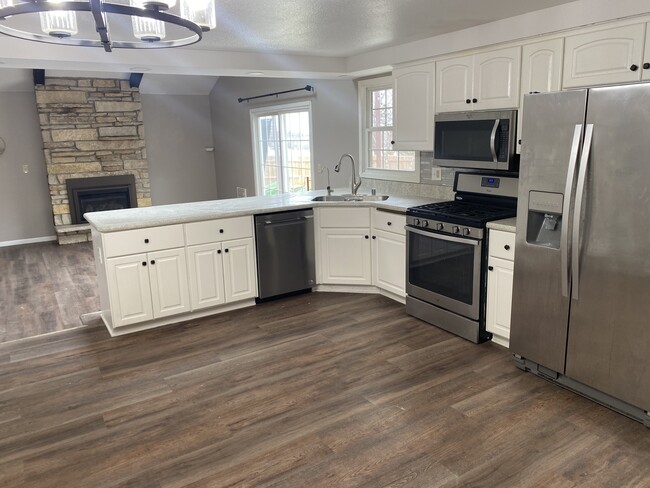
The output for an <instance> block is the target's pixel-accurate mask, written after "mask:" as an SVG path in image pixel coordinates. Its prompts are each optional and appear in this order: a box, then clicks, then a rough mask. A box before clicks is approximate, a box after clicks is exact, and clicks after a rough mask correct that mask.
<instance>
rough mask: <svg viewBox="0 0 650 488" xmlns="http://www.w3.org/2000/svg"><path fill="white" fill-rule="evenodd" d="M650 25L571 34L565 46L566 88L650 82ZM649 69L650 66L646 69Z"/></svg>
mask: <svg viewBox="0 0 650 488" xmlns="http://www.w3.org/2000/svg"><path fill="white" fill-rule="evenodd" d="M646 28H647V25H646V24H645V23H643V24H632V25H625V26H621V27H614V28H608V29H600V30H594V31H590V32H587V33H584V34H577V35H569V36H567V37H566V40H565V45H564V77H563V80H562V87H563V88H578V87H588V86H594V85H609V84H617V83H633V82H638V81H641V80H648V79H650V64H649V63H650V52H648V48H647V46H645V51H646V52H645V59H644V44H647V43H646V40H645V37H646V35H647V34H646ZM646 66H647V67H646Z"/></svg>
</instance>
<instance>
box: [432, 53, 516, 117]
mask: <svg viewBox="0 0 650 488" xmlns="http://www.w3.org/2000/svg"><path fill="white" fill-rule="evenodd" d="M520 64H521V47H519V46H516V47H510V48H505V49H499V50H496V51H488V52H483V53H478V54H474V55H470V56H462V57H458V58H452V59H445V60H442V61H438V62H436V100H435V109H436V112H461V111H467V110H489V109H505V108H517V106H518V104H519V77H520V75H519V73H520Z"/></svg>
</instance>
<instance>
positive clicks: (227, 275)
mask: <svg viewBox="0 0 650 488" xmlns="http://www.w3.org/2000/svg"><path fill="white" fill-rule="evenodd" d="M222 246H223V253H222V255H223V276H224V285H225V287H224V288H225V296H226V303H230V302H235V301H238V300H244V299H246V298H254V297H255V296H256V295H257V277H256V274H257V273H256V271H255V247H254V244H253V239H252V238H251V237H249V238H246V239H238V240H233V241H224V242H223V244H222Z"/></svg>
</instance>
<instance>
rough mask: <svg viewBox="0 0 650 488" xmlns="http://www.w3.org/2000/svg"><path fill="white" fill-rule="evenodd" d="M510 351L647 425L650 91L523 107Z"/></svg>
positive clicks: (600, 93) (593, 94)
mask: <svg viewBox="0 0 650 488" xmlns="http://www.w3.org/2000/svg"><path fill="white" fill-rule="evenodd" d="M523 117H524V119H523V124H524V125H523V131H522V138H523V146H522V154H521V163H520V174H519V199H518V208H517V235H516V249H515V270H514V289H513V305H512V323H511V337H510V349H511V351H512V352H513V353H514V354H515V361H516V363H517V365H518V366H519V367H520V368H522V369H525V370H528V371H531V372H533V373H535V374H538V375H540V376H544V377H546V378H549V379H551V380H553V381H556V382H558V383H560V384H562V385H563V386H566V387H569V388H572V389H574V390H576V391H578V392H579V393H581V394H583V395H586V396H588V397H590V398H592V399H593V400H595V401H598V402H600V403H602V404H605V405H607V406H609V407H611V408H613V409H615V410H618V411H619V412H621V413H624V414H625V415H628V416H630V417H632V418H635V419H636V420H639V421H641V422H644V423H645V424H646V425H647V426H649V427H650V416H649V414H648V411H649V410H650V149H649V148H650V84H639V85H628V86H615V87H603V88H593V89H589V90H577V91H568V92H561V93H549V94H535V95H527V96H526V97H525V101H524V106H523Z"/></svg>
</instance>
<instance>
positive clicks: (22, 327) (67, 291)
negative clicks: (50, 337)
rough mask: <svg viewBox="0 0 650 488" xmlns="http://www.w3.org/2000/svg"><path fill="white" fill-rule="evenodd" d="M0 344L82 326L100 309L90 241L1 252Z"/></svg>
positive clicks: (51, 244)
mask: <svg viewBox="0 0 650 488" xmlns="http://www.w3.org/2000/svg"><path fill="white" fill-rule="evenodd" d="M0 270H1V271H2V272H1V273H0V342H7V341H13V340H16V339H23V338H25V337H34V336H38V335H42V334H47V333H49V332H54V331H58V330H65V329H70V328H73V327H80V326H81V325H82V324H81V321H80V320H79V316H80V315H81V314H84V313H90V312H96V311H98V310H99V308H100V307H99V291H98V289H97V274H96V273H95V262H94V259H93V248H92V244H91V243H89V242H88V243H82V244H70V245H66V246H59V245H58V244H57V243H55V242H46V243H41V244H29V245H24V246H13V247H3V248H0Z"/></svg>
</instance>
